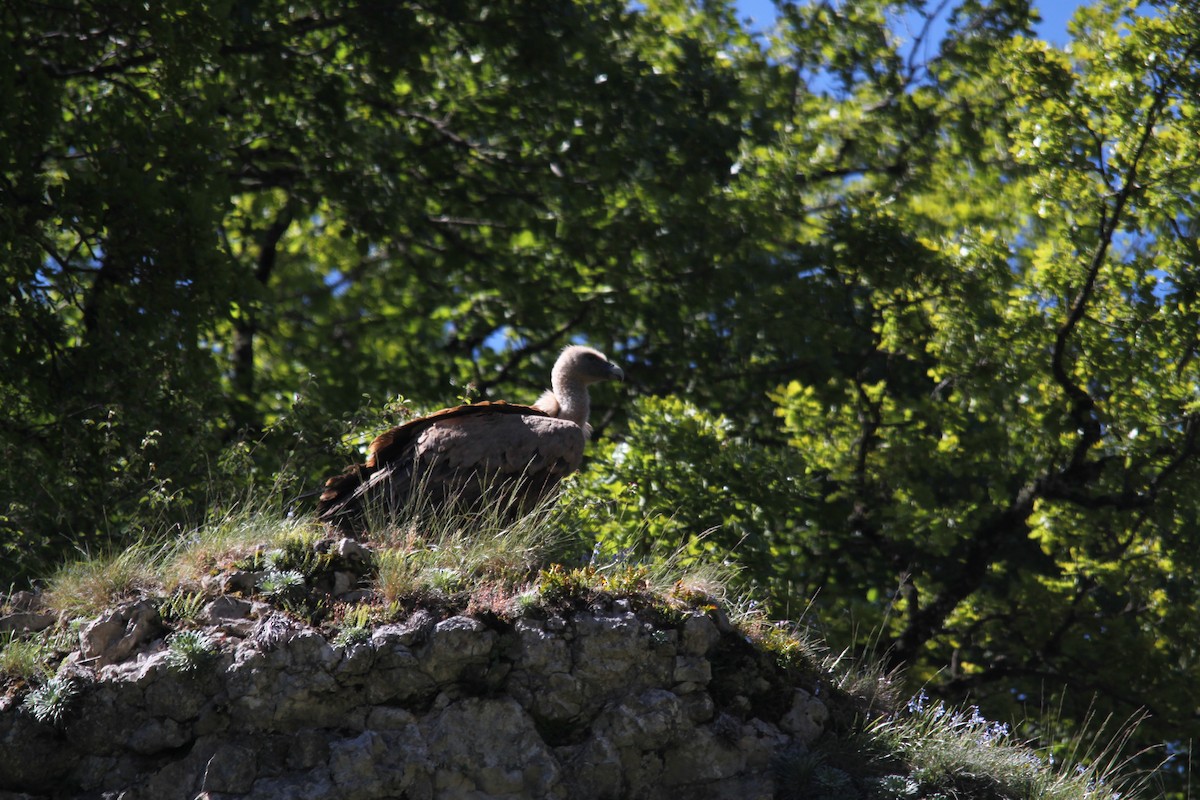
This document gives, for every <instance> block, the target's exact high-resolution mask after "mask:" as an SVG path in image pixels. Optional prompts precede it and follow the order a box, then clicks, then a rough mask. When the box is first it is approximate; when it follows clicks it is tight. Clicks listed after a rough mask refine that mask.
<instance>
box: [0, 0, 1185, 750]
mask: <svg viewBox="0 0 1200 800" xmlns="http://www.w3.org/2000/svg"><path fill="white" fill-rule="evenodd" d="M1033 22H1034V16H1033V12H1031V10H1030V9H1029V7H1028V4H1027V3H1025V2H1020V1H1019V0H994V1H993V2H979V0H965V2H963V3H961V4H956V5H954V7H953V8H952V9H951V8H950V6H949V5H948V4H945V3H931V4H929V6H928V7H926V6H925V4H924V3H922V2H919V1H918V0H913V2H894V3H889V2H882V0H843V1H842V2H838V3H828V2H805V3H785V4H783V5H782V6H781V8H780V16H779V22H778V26H777V27H776V28H775V29H774V31H773V32H772V33H771V34H770V35H769V36H756V35H753V34H752V33H751V32H749V30H748V29H747V27H746V26H745V25H743V23H741V22H740V21H739V19H738V17H737V14H736V12H735V10H734V8H733V7H732V6H731V5H728V4H723V3H720V2H705V3H689V2H686V0H665V1H664V2H657V1H654V0H652V1H651V2H646V3H638V4H633V5H627V4H625V3H623V2H617V0H607V1H598V2H588V3H576V4H569V5H568V4H552V5H550V6H547V5H545V4H530V3H523V2H518V0H508V1H507V2H504V1H502V2H482V0H459V1H458V2H453V3H442V4H429V5H424V4H407V3H384V2H373V1H372V0H359V2H352V3H345V4H343V3H333V2H321V1H320V0H310V1H309V2H288V3H283V2H277V0H225V1H224V2H208V3H196V2H186V3H185V2H164V3H152V4H143V3H132V2H125V1H124V0H110V1H109V2H102V1H101V0H91V1H90V2H89V1H86V0H85V1H83V2H78V3H72V4H66V3H50V2H39V1H38V0H17V2H12V3H6V4H4V6H3V8H2V9H0V270H2V277H3V281H4V284H3V285H4V296H3V299H2V304H0V363H2V364H3V365H4V369H3V371H2V373H0V458H2V459H3V463H4V469H3V473H2V474H0V551H2V554H3V558H2V563H3V564H4V567H3V572H2V573H0V579H2V580H3V582H4V583H5V584H7V583H9V582H18V583H22V582H26V581H28V580H29V579H30V578H31V577H33V576H34V575H36V574H38V573H39V572H41V571H42V570H44V568H45V566H46V565H47V564H49V563H53V562H54V561H56V560H57V559H59V558H61V557H62V556H63V555H64V554H65V553H66V552H68V551H70V550H71V549H73V548H77V547H82V548H96V547H102V546H104V545H105V544H111V543H116V544H120V543H121V542H126V541H129V540H131V539H132V538H133V537H136V536H137V535H139V534H140V532H141V531H142V530H143V529H144V528H145V527H147V526H161V525H163V524H174V523H179V524H185V523H187V522H188V521H189V520H194V519H195V518H196V517H197V516H198V515H200V514H202V513H203V509H204V508H205V506H206V504H207V503H208V502H209V501H210V498H211V497H212V496H213V494H214V493H215V494H217V495H219V496H226V495H227V493H228V492H236V491H242V490H245V489H246V488H247V487H249V486H251V485H261V486H273V487H274V489H273V491H275V492H276V493H278V494H279V495H280V496H285V495H286V496H287V498H288V499H290V498H291V497H292V496H294V495H296V494H299V493H301V492H302V491H303V490H304V489H306V488H311V486H312V485H313V484H314V483H315V481H316V480H317V479H318V478H319V477H320V476H321V475H322V474H324V473H327V472H331V471H334V470H336V469H338V468H340V467H341V466H342V464H343V463H344V461H345V460H346V459H347V458H349V457H350V449H351V445H353V444H355V441H353V440H344V439H343V437H344V435H345V433H346V431H347V429H348V427H347V422H348V421H355V420H358V421H361V420H363V419H366V418H368V417H367V416H364V415H370V416H369V418H370V419H372V424H377V425H378V424H383V423H381V422H380V420H379V415H380V414H381V408H382V407H383V406H384V404H388V409H387V414H386V415H385V416H387V417H388V419H395V418H396V417H397V416H402V413H401V414H397V413H396V412H403V411H404V410H405V409H406V408H407V407H408V405H412V406H414V407H436V406H438V405H443V404H446V403H448V402H452V401H453V400H454V399H455V398H456V396H469V397H487V396H505V397H509V398H512V399H525V398H529V399H531V398H532V397H533V396H535V393H536V391H537V390H538V389H539V388H541V386H542V385H543V384H544V382H545V374H546V371H547V369H548V363H549V362H550V361H551V360H552V358H553V355H554V352H555V350H556V349H557V348H559V347H560V346H561V345H563V344H564V343H566V342H567V341H569V340H570V339H571V338H573V337H577V338H580V339H583V340H586V341H588V342H590V343H592V344H595V345H597V346H599V347H601V348H604V349H605V350H607V351H608V352H609V353H610V354H611V355H612V356H613V357H614V358H616V359H617V360H618V361H619V362H621V363H622V365H623V366H624V367H625V368H626V372H627V375H628V376H629V381H628V383H627V385H626V387H624V388H623V389H620V390H614V389H610V388H608V387H605V388H604V389H603V390H602V391H601V392H599V396H598V397H597V398H596V406H597V407H598V409H600V410H601V411H602V412H603V413H602V414H601V416H600V418H599V419H597V420H595V422H596V426H597V429H598V432H599V434H600V436H599V437H598V445H597V449H596V451H595V453H594V456H595V457H594V458H593V462H592V466H591V468H590V469H589V470H588V471H587V472H586V474H585V475H584V476H583V479H582V480H581V481H580V483H581V486H580V489H581V490H582V491H584V492H586V493H587V494H588V495H589V496H590V497H592V498H593V499H595V500H597V501H601V500H602V501H603V502H605V503H607V504H609V505H611V506H614V507H615V508H616V509H617V510H618V511H620V512H621V514H619V515H618V518H620V519H622V520H623V522H622V523H621V524H620V525H617V524H612V525H611V526H610V527H611V530H608V531H606V532H605V537H606V538H605V541H606V542H607V543H608V545H607V546H608V547H609V548H610V549H611V550H612V551H617V550H620V549H624V548H628V549H631V550H633V551H638V552H644V551H645V550H646V549H647V548H648V546H649V545H650V544H651V543H653V542H657V543H658V544H661V545H664V546H666V547H667V548H677V547H683V548H685V549H687V550H690V551H693V552H698V551H707V552H711V553H717V554H719V555H720V556H721V557H723V558H729V559H732V560H734V561H737V562H738V563H741V564H742V565H744V567H745V569H744V571H743V573H742V574H743V576H744V578H745V582H746V586H747V587H748V588H749V589H750V590H751V591H752V592H753V593H754V595H755V596H756V597H757V598H758V600H759V601H760V602H762V603H764V604H766V605H767V607H769V608H770V609H772V612H773V613H776V614H780V615H783V614H790V615H797V614H799V613H801V612H802V611H803V610H804V609H806V608H809V607H810V606H811V607H812V608H813V610H812V611H811V612H810V618H811V619H815V620H819V621H820V624H821V625H822V626H823V627H824V628H825V629H826V633H827V635H828V637H829V638H830V640H831V641H832V642H833V643H835V644H854V645H855V646H858V647H863V648H866V647H871V646H873V647H875V648H876V650H877V652H878V653H879V654H881V655H883V656H884V657H886V658H887V659H888V660H889V661H890V663H893V664H896V665H901V664H903V665H905V666H906V667H907V669H908V672H907V674H908V675H909V677H910V679H911V680H912V681H913V682H914V683H922V682H928V683H929V684H930V687H931V689H936V690H937V691H939V692H941V693H943V694H946V695H949V696H959V697H961V696H963V695H967V694H969V695H971V696H973V697H974V698H975V699H976V700H977V701H978V702H980V703H981V705H982V706H983V708H984V709H985V711H986V712H987V713H988V714H989V716H991V717H993V718H1001V717H1005V716H1016V717H1018V718H1020V717H1021V716H1022V715H1023V713H1024V711H1023V708H1024V707H1025V706H1026V705H1028V706H1030V707H1031V713H1033V714H1035V715H1036V713H1037V708H1038V706H1039V705H1043V704H1044V705H1048V706H1053V707H1055V708H1056V709H1059V713H1060V714H1061V715H1063V716H1064V717H1065V718H1066V719H1067V720H1074V721H1075V722H1078V721H1079V720H1081V719H1082V718H1083V717H1084V716H1085V715H1086V714H1087V712H1088V709H1089V708H1090V709H1093V710H1094V711H1095V712H1096V713H1099V714H1101V715H1103V714H1105V713H1109V712H1112V713H1115V714H1117V715H1119V716H1124V715H1127V714H1129V713H1132V712H1133V711H1134V710H1135V709H1137V708H1139V707H1143V706H1144V707H1146V708H1148V709H1149V711H1150V712H1151V714H1152V715H1153V716H1152V718H1151V720H1150V722H1148V723H1147V724H1145V725H1144V726H1143V728H1142V730H1141V734H1140V736H1141V741H1142V742H1144V743H1153V742H1160V743H1161V742H1169V743H1170V746H1171V747H1173V748H1186V747H1187V746H1188V745H1187V743H1188V742H1189V741H1190V740H1191V738H1193V737H1195V735H1196V733H1197V723H1196V717H1195V700H1194V691H1193V689H1192V687H1193V686H1194V685H1195V683H1196V681H1197V679H1198V678H1200V674H1198V672H1200V659H1197V652H1196V645H1195V642H1196V641H1198V640H1200V630H1198V627H1200V626H1198V624H1197V622H1196V617H1195V614H1194V611H1193V609H1195V608H1196V606H1197V605H1198V603H1200V586H1198V585H1197V567H1198V564H1197V560H1198V559H1200V541H1197V539H1198V537H1200V520H1198V517H1200V501H1198V500H1196V499H1195V493H1194V492H1193V491H1192V490H1191V487H1192V485H1193V484H1194V483H1195V482H1196V480H1197V478H1198V477H1200V475H1198V474H1197V473H1198V471H1200V470H1198V466H1200V441H1198V437H1200V417H1198V414H1200V362H1198V361H1197V359H1196V355H1197V349H1198V348H1200V336H1198V334H1197V331H1198V330H1200V270H1198V269H1197V265H1198V263H1197V262H1198V261H1200V245H1198V244H1197V242H1198V236H1200V229H1198V228H1197V222H1196V220H1195V218H1194V209H1195V207H1196V202H1197V192H1198V190H1200V161H1198V159H1197V157H1196V150H1195V143H1196V142H1197V141H1200V104H1198V101H1197V98H1198V97H1200V67H1198V65H1200V58H1198V57H1197V56H1200V36H1198V35H1197V33H1196V31H1198V30H1200V13H1197V11H1196V10H1195V8H1193V7H1192V6H1190V5H1187V4H1181V5H1179V6H1169V5H1167V4H1165V3H1159V2H1151V3H1140V4H1139V3H1136V2H1133V3H1126V2H1117V1H1116V0H1101V2H1098V3H1097V4H1095V5H1094V6H1092V7H1088V8H1085V9H1083V10H1081V11H1080V12H1079V13H1078V15H1077V16H1076V19H1075V21H1074V23H1073V25H1072V28H1071V42H1070V44H1069V46H1066V47H1057V46H1053V45H1051V44H1049V43H1047V42H1045V41H1041V40H1039V39H1038V38H1037V37H1036V36H1034V35H1033ZM626 393H627V394H628V396H629V397H626V396H625V395H626ZM630 398H637V399H636V400H633V399H630ZM367 427H369V426H367ZM280 476H283V479H282V480H281V478H280ZM301 507H302V506H301Z"/></svg>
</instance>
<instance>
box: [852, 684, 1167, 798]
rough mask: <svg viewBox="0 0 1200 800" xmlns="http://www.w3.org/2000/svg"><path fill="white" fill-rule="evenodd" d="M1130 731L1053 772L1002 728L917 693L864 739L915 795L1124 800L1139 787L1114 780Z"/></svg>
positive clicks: (1122, 766)
mask: <svg viewBox="0 0 1200 800" xmlns="http://www.w3.org/2000/svg"><path fill="white" fill-rule="evenodd" d="M1134 727H1136V721H1131V723H1130V724H1129V725H1126V726H1124V727H1123V729H1122V730H1121V731H1120V732H1119V733H1118V734H1117V736H1115V737H1114V738H1113V739H1112V740H1111V741H1110V742H1109V743H1108V744H1107V745H1105V746H1104V747H1101V748H1100V749H1099V750H1098V751H1097V752H1094V753H1089V752H1084V751H1083V750H1082V749H1078V750H1076V751H1075V752H1074V754H1073V756H1074V757H1073V758H1072V759H1071V760H1070V762H1071V763H1068V764H1064V765H1061V766H1060V765H1056V764H1055V762H1054V760H1053V758H1051V757H1049V756H1047V757H1045V758H1043V757H1042V756H1040V755H1039V754H1038V753H1037V752H1036V751H1035V750H1033V749H1032V748H1031V747H1029V746H1027V745H1026V744H1025V743H1022V742H1019V741H1016V740H1015V739H1014V737H1013V736H1012V733H1011V731H1010V729H1009V727H1008V725H1006V724H1002V723H998V722H992V721H990V720H987V719H985V718H984V717H983V716H981V715H980V713H979V709H978V708H976V707H974V706H971V707H969V708H967V709H965V710H964V709H953V708H950V707H948V706H946V705H945V704H943V703H937V704H932V703H930V702H929V701H928V698H927V697H926V696H925V693H924V692H921V693H920V694H918V695H917V696H916V697H915V698H913V699H912V700H911V701H909V703H908V705H907V707H906V708H905V709H904V710H903V711H901V712H900V713H897V714H894V715H891V716H889V717H886V718H883V719H880V720H878V721H877V722H876V723H875V724H874V725H873V726H872V727H871V728H870V729H869V731H868V733H869V735H870V736H872V737H873V738H874V739H875V740H876V741H877V742H879V743H880V744H882V746H883V747H884V748H886V749H887V750H889V751H891V752H893V753H895V754H896V755H898V756H899V757H900V758H901V759H902V760H903V761H904V762H905V763H906V764H907V765H908V766H909V769H910V773H909V776H908V778H909V780H910V781H911V782H914V783H915V784H916V785H917V786H918V787H920V789H921V791H920V792H919V793H918V794H917V795H914V796H919V797H933V796H935V795H937V796H943V797H960V796H971V797H979V798H984V799H987V798H996V800H1002V798H1010V797H1028V798H1038V800H1117V799H1118V798H1125V800H1129V799H1130V798H1132V797H1136V796H1137V795H1138V793H1139V792H1140V791H1141V790H1142V789H1143V788H1144V787H1142V786H1141V785H1140V784H1139V783H1138V782H1137V781H1136V780H1127V779H1123V778H1122V777H1121V776H1122V775H1123V774H1124V772H1125V770H1126V768H1127V767H1128V764H1129V760H1128V759H1125V758H1123V757H1122V756H1121V753H1122V751H1123V749H1124V745H1125V743H1126V742H1127V741H1128V738H1129V736H1130V734H1131V733H1132V731H1133V729H1134ZM1101 728H1103V726H1101ZM1090 738H1093V739H1094V738H1095V736H1092V737H1090ZM1079 741H1082V739H1080V740H1079Z"/></svg>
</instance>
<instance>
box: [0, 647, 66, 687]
mask: <svg viewBox="0 0 1200 800" xmlns="http://www.w3.org/2000/svg"><path fill="white" fill-rule="evenodd" d="M53 652H54V647H53V645H52V644H51V643H50V642H49V640H48V639H47V637H45V636H37V637H34V638H21V637H18V636H16V635H10V636H8V637H6V641H5V642H4V644H3V646H2V647H0V680H20V681H24V682H26V683H42V682H43V681H46V680H48V679H49V678H50V676H51V675H53V674H54V672H53V670H51V669H50V658H51V656H52V655H53Z"/></svg>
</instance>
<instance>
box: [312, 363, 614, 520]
mask: <svg viewBox="0 0 1200 800" xmlns="http://www.w3.org/2000/svg"><path fill="white" fill-rule="evenodd" d="M623 378H624V373H622V371H621V368H620V367H618V366H617V365H615V364H613V363H612V362H611V361H609V360H608V357H607V356H605V355H604V354H603V353H601V352H600V351H598V350H594V349H592V348H590V347H582V346H579V345H575V346H571V347H568V348H566V349H565V350H563V352H562V354H561V355H560V356H559V357H558V360H557V361H555V363H554V369H553V372H552V373H551V383H550V385H551V387H552V388H550V389H549V390H548V391H546V392H544V393H543V394H542V396H541V397H540V398H539V399H538V400H537V402H535V403H534V404H533V405H531V406H524V405H516V404H513V403H506V402H503V401H497V402H480V403H472V404H470V405H462V406H455V407H453V408H445V409H442V410H441V411H436V412H434V413H432V414H430V415H428V416H425V417H421V418H419V419H415V420H412V421H411V422H408V423H405V424H404V425H401V426H399V427H396V428H392V429H391V430H389V431H386V432H385V433H383V434H380V435H379V436H378V437H376V439H375V441H373V442H371V445H370V447H368V448H367V459H366V462H365V463H364V464H359V465H354V466H352V467H350V468H349V469H347V470H346V471H345V472H344V473H342V474H341V475H338V476H335V477H333V478H330V479H329V480H328V481H326V482H325V487H324V490H323V491H322V493H321V497H320V500H319V501H318V503H317V516H318V518H319V519H321V520H322V521H324V522H327V523H329V524H331V525H333V526H335V527H337V528H339V529H342V530H343V531H345V532H347V533H354V532H357V530H361V529H363V528H365V527H366V518H365V517H366V514H365V511H366V510H367V509H368V508H370V509H378V510H380V511H382V512H383V513H384V514H395V513H396V512H398V511H400V510H401V509H403V508H405V507H406V506H407V505H408V504H409V503H410V502H413V499H414V497H416V496H417V494H418V493H421V494H422V500H423V501H425V502H428V503H430V504H431V505H432V506H434V507H444V506H447V505H454V506H456V507H462V508H469V507H472V506H475V505H477V504H478V503H479V501H480V499H481V497H482V496H483V495H484V493H485V491H487V490H488V489H489V488H492V487H497V486H503V487H509V488H515V491H516V493H515V494H509V493H507V492H505V493H504V494H502V495H500V499H501V500H502V501H503V502H508V501H509V499H510V498H511V499H512V500H515V501H516V504H517V507H518V508H521V509H527V508H531V507H532V506H533V505H535V504H536V503H537V502H538V501H539V500H540V499H541V498H542V497H544V496H546V495H547V494H548V493H549V492H550V491H551V490H553V489H554V488H555V487H556V486H557V485H558V482H559V481H561V480H562V479H563V477H565V476H566V475H569V474H570V473H572V472H574V471H575V470H577V469H579V465H580V463H581V462H582V461H583V445H584V442H585V441H586V440H587V439H588V437H589V436H590V434H591V427H590V426H589V425H588V413H589V411H590V408H591V403H590V400H589V397H588V386H590V385H591V384H593V383H596V382H598V381H604V380H621V379H623ZM356 529H357V530H356Z"/></svg>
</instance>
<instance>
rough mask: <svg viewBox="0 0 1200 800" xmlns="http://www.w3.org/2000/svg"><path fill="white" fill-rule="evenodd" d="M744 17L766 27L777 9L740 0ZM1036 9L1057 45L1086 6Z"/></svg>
mask: <svg viewBox="0 0 1200 800" xmlns="http://www.w3.org/2000/svg"><path fill="white" fill-rule="evenodd" d="M737 5H738V8H740V9H741V10H742V16H744V17H752V18H754V20H755V21H756V24H755V26H754V27H755V28H760V27H766V26H767V25H768V24H770V22H771V20H773V19H774V18H775V7H774V5H773V4H772V3H771V0H738V3H737ZM1033 5H1034V8H1036V9H1037V10H1038V12H1039V13H1041V15H1042V22H1041V24H1040V25H1039V26H1038V34H1040V35H1041V37H1042V38H1043V39H1046V40H1048V41H1050V42H1053V43H1054V44H1057V45H1062V44H1065V43H1066V41H1067V20H1069V19H1070V18H1071V15H1072V14H1073V13H1075V9H1076V8H1078V7H1079V6H1081V5H1084V3H1083V1H1082V0H1034V3H1033Z"/></svg>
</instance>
